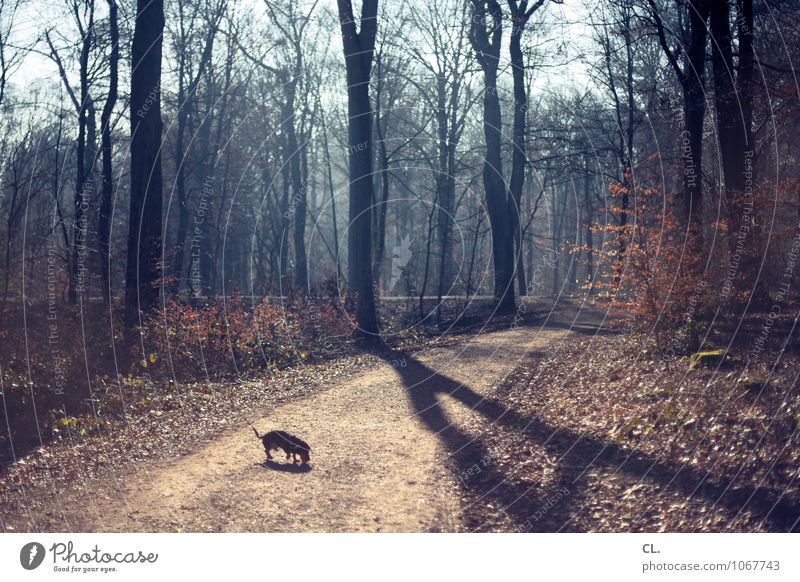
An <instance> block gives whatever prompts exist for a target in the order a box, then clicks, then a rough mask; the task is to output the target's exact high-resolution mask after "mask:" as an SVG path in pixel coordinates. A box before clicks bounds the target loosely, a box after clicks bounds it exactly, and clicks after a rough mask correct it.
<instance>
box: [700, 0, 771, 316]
mask: <svg viewBox="0 0 800 582" xmlns="http://www.w3.org/2000/svg"><path fill="white" fill-rule="evenodd" d="M745 4H747V6H745ZM729 8H730V2H728V1H727V0H725V1H720V2H713V3H712V4H711V9H710V18H709V21H710V28H711V34H712V42H711V45H712V50H711V56H712V63H713V67H714V101H715V107H716V121H717V134H718V136H719V148H720V153H721V157H722V174H723V178H724V182H725V202H726V205H727V209H728V222H729V224H728V248H729V253H730V262H729V268H728V273H727V277H726V280H725V282H724V285H723V290H722V296H723V297H725V298H731V299H733V301H734V303H735V304H736V303H739V302H740V300H743V299H744V298H745V297H749V300H750V301H751V302H753V303H755V304H756V305H761V304H764V303H767V302H768V301H769V297H768V294H767V292H766V289H765V288H764V285H763V282H759V281H758V269H759V261H760V259H761V248H760V246H759V244H758V243H759V237H758V236H757V233H756V229H757V227H756V225H755V221H754V218H755V211H756V208H755V204H754V199H753V188H752V172H753V165H754V164H753V148H752V127H751V124H752V90H751V86H752V67H753V62H752V59H753V55H752V50H753V48H752V39H751V35H752V4H750V3H749V2H746V3H743V5H742V14H741V15H740V18H741V19H742V20H743V21H744V22H743V23H740V24H739V25H738V26H739V31H740V32H742V31H744V30H747V32H748V33H747V34H745V35H744V39H745V43H744V44H743V45H742V44H741V40H742V39H739V40H740V44H739V61H738V65H739V66H738V68H737V69H734V66H733V48H732V39H731V28H730V21H729V18H730V15H729ZM748 19H749V22H748V21H747V20H748ZM734 71H736V79H735V81H734ZM742 91H744V93H742ZM748 174H749V178H748Z"/></svg>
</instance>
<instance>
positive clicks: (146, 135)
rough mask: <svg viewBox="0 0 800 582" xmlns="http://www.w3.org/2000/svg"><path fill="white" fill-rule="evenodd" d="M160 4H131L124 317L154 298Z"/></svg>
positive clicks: (158, 252) (135, 315)
mask: <svg viewBox="0 0 800 582" xmlns="http://www.w3.org/2000/svg"><path fill="white" fill-rule="evenodd" d="M163 30H164V2H163V0H137V12H136V24H135V28H134V33H133V42H132V44H131V69H132V72H131V98H130V99H131V107H130V109H131V192H130V222H129V227H128V265H127V277H126V280H125V319H126V323H127V324H128V325H129V326H133V325H135V324H136V323H137V321H139V317H140V310H146V309H149V308H150V307H152V306H153V305H154V304H155V302H156V300H157V299H158V291H159V290H158V286H157V283H158V279H159V277H160V274H161V273H160V267H159V266H160V264H161V258H162V239H161V222H162V219H161V198H162V192H161V186H162V175H161V44H162V33H163Z"/></svg>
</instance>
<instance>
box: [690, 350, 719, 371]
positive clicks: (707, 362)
mask: <svg viewBox="0 0 800 582" xmlns="http://www.w3.org/2000/svg"><path fill="white" fill-rule="evenodd" d="M724 360H725V350H708V351H705V352H696V353H694V354H692V355H691V356H689V371H692V370H696V369H697V368H710V367H712V366H716V365H718V364H720V363H722V362H723V361H724Z"/></svg>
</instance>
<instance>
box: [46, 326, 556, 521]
mask: <svg viewBox="0 0 800 582" xmlns="http://www.w3.org/2000/svg"><path fill="white" fill-rule="evenodd" d="M567 333H569V332H568V331H567V330H566V329H561V328H548V329H539V328H536V327H528V328H520V329H516V330H508V331H500V332H494V333H489V334H479V335H477V336H476V337H474V338H472V339H471V340H469V341H468V342H465V343H463V344H459V345H457V346H450V347H446V348H439V349H432V350H426V351H425V352H424V353H421V354H416V355H414V356H411V355H402V354H394V355H392V354H389V355H387V356H386V361H385V363H383V364H381V365H380V366H378V367H377V368H375V369H373V370H370V371H367V372H365V373H363V374H360V375H358V376H356V377H354V378H351V379H349V380H344V381H341V382H338V383H335V384H333V385H331V387H330V388H329V389H327V390H326V391H324V392H322V393H319V394H317V395H315V396H312V397H309V398H306V399H304V400H301V401H296V402H292V403H289V404H286V405H283V406H280V407H278V408H276V409H274V410H272V411H268V412H262V413H261V415H260V416H256V415H255V414H254V424H255V425H256V426H257V427H258V429H259V430H260V431H266V430H269V429H277V428H280V429H285V430H288V431H290V432H293V433H295V434H297V435H298V436H300V437H301V438H303V439H305V440H306V441H308V442H309V443H310V445H311V447H312V456H311V466H310V469H309V470H306V471H301V470H298V469H296V468H295V467H292V466H286V465H276V464H273V465H271V466H266V465H265V464H264V460H265V457H264V452H263V449H262V448H261V445H260V442H259V441H257V440H256V438H255V435H254V434H253V432H252V430H251V429H250V427H249V426H241V427H240V428H239V429H237V430H236V431H235V432H228V433H226V434H224V435H222V436H221V437H220V438H218V439H216V440H215V441H213V442H212V443H211V444H209V445H208V446H204V447H202V448H200V449H198V450H197V451H196V452H194V453H192V454H190V455H187V456H184V457H181V458H178V459H172V460H169V461H164V462H158V463H154V464H152V465H150V466H148V467H147V469H146V470H140V471H137V472H135V473H134V474H131V475H126V476H117V479H115V480H113V482H112V480H107V481H106V482H101V483H98V484H97V486H96V487H93V493H92V495H91V497H87V495H85V494H80V493H76V492H72V491H64V492H63V494H62V495H60V496H59V497H60V499H59V500H58V501H59V505H60V508H59V509H58V510H55V513H56V514H58V515H53V516H52V517H51V523H50V525H51V526H52V527H51V528H50V529H56V530H71V531H458V530H461V529H463V527H462V524H461V523H460V518H459V501H458V497H457V495H455V494H454V493H453V491H454V487H455V478H454V476H453V474H452V471H450V470H449V469H448V468H447V459H448V451H449V452H453V451H452V450H451V449H452V447H451V448H450V450H449V449H448V448H447V446H446V442H445V441H446V439H445V438H444V433H445V432H449V431H453V430H455V431H459V434H461V435H463V436H467V435H472V434H475V433H476V431H480V430H482V427H481V426H480V424H481V423H476V418H477V417H478V415H477V414H476V413H474V412H472V406H471V405H470V403H469V401H465V400H464V399H458V398H448V394H450V393H452V392H453V391H454V390H457V386H458V384H459V383H464V384H465V385H467V386H468V387H469V390H470V392H471V394H473V396H474V395H488V394H489V393H491V391H492V389H493V387H494V386H496V385H497V384H498V383H499V382H500V381H502V379H503V378H504V377H505V376H506V375H507V374H509V373H510V372H511V371H512V370H513V369H514V368H515V366H517V365H518V363H519V361H520V359H521V358H522V357H523V356H524V355H525V354H526V353H529V352H531V351H532V350H539V349H542V348H545V347H547V346H548V345H550V344H552V343H553V342H555V341H557V340H558V339H559V338H561V337H563V336H564V335H565V334H567ZM276 458H278V459H279V457H276ZM279 461H281V460H280V459H279ZM120 483H123V484H124V485H122V486H121V488H120V486H119V484H120ZM59 523H60V525H59Z"/></svg>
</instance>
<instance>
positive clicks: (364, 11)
mask: <svg viewBox="0 0 800 582" xmlns="http://www.w3.org/2000/svg"><path fill="white" fill-rule="evenodd" d="M337 4H338V7H339V21H340V25H341V29H342V45H343V48H344V57H345V65H346V69H347V111H348V115H349V123H348V138H349V158H350V232H349V237H348V275H349V276H348V278H349V283H350V288H351V289H352V290H353V291H355V292H356V293H357V294H358V298H357V306H356V319H357V321H358V332H357V333H358V335H359V336H361V337H362V338H364V339H370V338H376V336H377V334H378V317H377V313H376V310H375V291H374V288H373V281H372V215H371V212H370V205H371V204H372V201H373V199H374V193H373V185H372V104H371V103H370V99H369V78H370V72H371V68H372V56H373V52H374V50H375V36H376V31H377V16H378V14H377V13H378V0H364V2H363V4H362V8H361V27H360V31H358V32H357V31H356V23H355V20H354V17H353V5H352V0H337Z"/></svg>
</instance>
